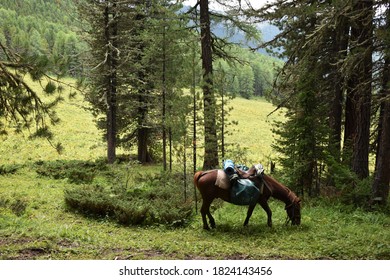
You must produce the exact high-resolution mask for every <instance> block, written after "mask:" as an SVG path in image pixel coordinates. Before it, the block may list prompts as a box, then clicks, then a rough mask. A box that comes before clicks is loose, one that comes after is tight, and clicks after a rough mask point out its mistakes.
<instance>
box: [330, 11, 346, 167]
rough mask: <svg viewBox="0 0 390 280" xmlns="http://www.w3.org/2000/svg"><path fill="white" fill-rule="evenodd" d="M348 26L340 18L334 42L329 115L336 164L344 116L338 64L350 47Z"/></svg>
mask: <svg viewBox="0 0 390 280" xmlns="http://www.w3.org/2000/svg"><path fill="white" fill-rule="evenodd" d="M348 30H349V27H348V24H347V19H346V17H345V16H340V17H339V20H338V22H337V26H336V30H335V33H336V35H335V40H334V42H333V44H334V46H333V54H334V60H333V61H332V66H331V67H332V68H333V71H332V83H333V97H332V100H331V110H330V115H329V127H330V137H329V150H330V153H331V155H332V157H333V158H334V159H335V160H336V162H339V161H340V156H341V155H340V152H341V124H342V121H341V120H342V115H343V92H344V83H343V79H344V77H343V76H342V75H341V73H340V70H339V69H340V68H339V65H338V64H337V63H339V61H340V60H342V59H344V58H345V56H346V52H347V47H348Z"/></svg>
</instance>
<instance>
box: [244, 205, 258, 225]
mask: <svg viewBox="0 0 390 280" xmlns="http://www.w3.org/2000/svg"><path fill="white" fill-rule="evenodd" d="M255 206H256V204H253V205H250V206H249V207H248V212H247V213H246V218H245V222H244V226H247V225H248V223H249V219H250V217H251V216H252V213H253V209H255Z"/></svg>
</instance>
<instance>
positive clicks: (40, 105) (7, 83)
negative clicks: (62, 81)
mask: <svg viewBox="0 0 390 280" xmlns="http://www.w3.org/2000/svg"><path fill="white" fill-rule="evenodd" d="M47 61H48V59H47V57H37V56H34V57H28V56H21V55H19V54H17V53H15V52H14V51H12V50H10V49H9V48H7V47H6V46H4V45H3V44H2V43H1V42H0V134H7V133H8V132H9V130H11V127H12V128H13V129H14V130H15V131H16V132H21V131H22V130H25V129H27V130H29V131H30V133H31V134H32V136H37V137H44V138H46V139H47V140H49V141H50V143H52V142H51V139H52V138H53V134H52V132H51V130H50V128H49V124H57V123H58V122H59V118H58V116H57V114H56V112H55V110H54V109H55V106H56V105H57V104H58V103H59V102H60V101H61V100H62V97H61V95H58V96H53V94H54V93H55V92H56V91H57V89H58V85H57V84H56V83H55V82H54V81H53V80H51V79H50V77H49V76H47V74H46V71H47V69H46V66H47ZM28 76H30V77H31V79H32V80H33V81H36V82H40V83H41V84H42V85H43V88H42V89H43V92H44V93H46V94H47V95H49V96H51V97H52V98H50V99H49V100H51V101H45V102H44V101H43V100H42V96H41V95H40V94H38V93H37V92H36V91H35V90H33V89H32V88H31V86H30V85H29V83H28V82H27V81H26V78H27V77H28ZM45 81H46V82H45ZM34 127H35V128H34ZM53 147H55V148H56V149H57V151H58V152H60V151H61V150H62V146H61V144H53Z"/></svg>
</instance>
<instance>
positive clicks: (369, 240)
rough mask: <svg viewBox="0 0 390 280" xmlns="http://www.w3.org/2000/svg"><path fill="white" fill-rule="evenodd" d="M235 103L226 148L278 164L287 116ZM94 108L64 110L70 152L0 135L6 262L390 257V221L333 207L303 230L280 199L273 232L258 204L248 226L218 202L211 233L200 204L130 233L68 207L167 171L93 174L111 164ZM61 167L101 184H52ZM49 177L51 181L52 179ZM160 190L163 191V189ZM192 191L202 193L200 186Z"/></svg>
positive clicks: (312, 204) (317, 210)
mask: <svg viewBox="0 0 390 280" xmlns="http://www.w3.org/2000/svg"><path fill="white" fill-rule="evenodd" d="M65 93H66V90H65ZM65 93H64V94H65ZM231 105H232V106H233V107H234V109H233V111H232V112H231V115H230V117H229V118H232V119H234V120H235V121H238V125H237V126H236V127H234V134H233V135H229V136H227V137H228V138H227V141H228V142H229V143H240V149H243V150H245V149H247V150H248V152H247V154H246V155H245V159H246V161H247V162H246V164H250V163H255V162H262V163H263V164H264V165H265V166H266V165H267V164H268V163H267V162H268V161H269V160H270V159H272V160H274V159H276V158H277V155H275V154H273V152H272V149H271V144H272V142H273V135H272V133H271V129H272V125H273V124H272V122H273V121H274V120H275V119H281V118H282V117H283V116H282V115H281V113H280V112H277V113H274V114H272V115H271V116H268V117H267V115H268V114H269V113H270V112H271V111H272V110H274V106H273V105H272V104H270V103H268V102H267V101H265V100H263V99H256V100H246V99H241V98H237V99H235V100H234V101H232V102H231ZM85 106H86V104H85V103H84V102H83V99H82V97H81V96H80V95H79V96H76V98H73V99H69V98H67V97H66V98H65V101H64V102H63V103H61V104H60V105H59V106H58V115H59V117H60V118H61V120H62V121H61V123H60V124H59V125H57V126H56V127H54V128H53V131H54V133H55V138H54V140H53V141H55V142H61V143H62V145H63V147H64V151H63V153H61V154H58V153H56V151H55V150H54V149H53V148H52V147H51V145H50V143H49V142H48V141H46V140H42V139H29V135H28V133H27V132H26V133H24V134H17V135H15V134H12V133H10V134H9V135H7V136H1V137H2V138H1V145H0V259H3V260H6V259H59V260H63V259H64V260H68V259H73V260H74V259H99V260H100V259H104V260H110V259H390V217H389V215H388V214H387V213H383V212H367V211H365V210H363V209H356V208H351V207H348V206H345V205H342V204H341V203H339V202H337V201H333V200H331V199H329V200H325V199H322V200H310V201H304V202H303V209H302V225H300V226H294V227H293V226H288V225H285V218H286V213H285V211H284V205H283V204H282V203H280V202H279V201H276V200H271V201H270V207H271V209H272V210H273V227H272V228H269V227H267V226H266V214H265V212H264V211H263V210H262V209H261V208H260V207H259V206H258V207H256V209H255V211H254V214H253V216H252V218H251V220H250V223H249V226H248V227H245V228H244V227H243V226H242V224H243V222H244V219H245V215H246V207H241V206H234V205H230V204H227V203H222V202H220V201H215V203H214V206H213V216H214V218H215V220H216V223H217V228H216V229H213V230H211V231H205V230H203V229H202V222H201V218H200V213H199V212H195V205H193V206H192V209H193V211H192V214H191V216H190V218H189V219H188V220H187V221H186V222H185V223H183V224H180V225H176V226H175V225H172V224H166V225H165V224H164V225H161V224H146V225H144V224H140V225H123V224H120V223H117V222H116V221H115V220H113V219H112V218H110V217H109V216H100V217H96V216H93V215H85V213H81V212H79V211H74V210H72V209H70V208H69V207H68V206H67V205H66V203H65V199H64V197H65V192H66V191H67V190H69V189H72V188H75V187H79V186H84V185H90V186H92V187H94V186H102V185H107V186H115V185H117V184H123V183H124V182H125V183H126V185H129V186H130V187H131V186H133V185H134V188H136V187H139V186H137V184H138V183H137V180H136V177H137V176H140V174H144V173H147V174H154V173H159V172H160V171H161V167H160V165H155V166H153V165H149V166H139V165H137V164H133V163H132V164H130V163H126V162H124V163H118V164H114V165H112V166H104V167H103V168H101V169H99V170H95V169H93V168H94V167H93V166H92V169H87V168H90V166H88V165H87V164H86V163H88V162H102V158H104V156H105V145H104V142H103V141H102V136H101V134H100V132H99V131H98V130H97V129H96V127H95V124H94V120H93V117H92V115H91V114H90V112H88V111H86V110H85V109H84V107H85ZM233 154H234V153H232V155H233ZM58 163H65V164H64V166H65V167H64V169H66V166H67V165H66V164H68V165H72V166H73V168H74V167H75V166H76V168H80V169H82V170H84V171H85V172H84V173H81V174H82V175H83V176H87V175H88V174H89V173H88V172H91V173H93V174H94V176H92V177H90V178H89V177H88V178H87V179H88V180H85V178H83V180H84V181H83V183H82V184H79V183H77V182H75V181H74V180H75V177H74V176H75V175H74V174H79V173H66V172H67V170H60V171H61V172H63V173H56V174H59V175H58V176H53V174H54V173H53V171H51V170H50V168H51V167H53V166H56V168H58V166H57V165H56V164H58ZM56 170H58V169H56ZM48 172H49V175H51V176H47V175H45V174H46V173H48ZM50 172H52V173H50ZM61 174H65V175H61ZM113 174H114V175H113ZM78 176H79V175H78ZM144 176H145V175H144ZM188 181H189V182H190V181H191V178H189V179H188ZM153 186H154V187H155V188H163V185H162V184H161V185H159V184H158V182H157V183H154V185H153ZM188 188H189V189H188V192H193V186H192V185H191V183H189V186H188ZM183 203H184V202H183ZM199 203H200V201H198V208H199Z"/></svg>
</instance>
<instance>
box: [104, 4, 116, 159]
mask: <svg viewBox="0 0 390 280" xmlns="http://www.w3.org/2000/svg"><path fill="white" fill-rule="evenodd" d="M112 8H113V12H110V11H109V6H106V9H105V12H104V17H105V40H106V43H107V46H108V47H107V65H108V71H109V72H108V75H107V105H108V106H107V161H108V163H110V164H111V163H114V162H115V160H116V106H117V105H116V92H117V55H118V54H117V35H118V25H117V20H116V19H112V18H114V17H115V15H114V13H116V3H114V4H113V7H112Z"/></svg>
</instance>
